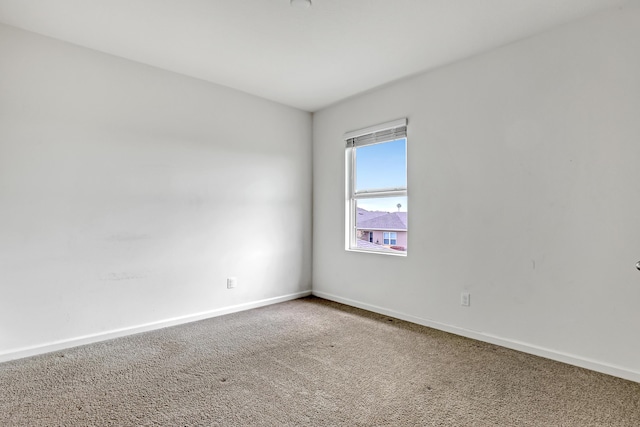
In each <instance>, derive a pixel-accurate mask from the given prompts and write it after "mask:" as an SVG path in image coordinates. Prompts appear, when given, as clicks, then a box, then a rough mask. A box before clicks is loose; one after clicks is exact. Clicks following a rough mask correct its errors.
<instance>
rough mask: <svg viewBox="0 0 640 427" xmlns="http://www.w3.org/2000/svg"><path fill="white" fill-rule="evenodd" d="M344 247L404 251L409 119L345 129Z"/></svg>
mask: <svg viewBox="0 0 640 427" xmlns="http://www.w3.org/2000/svg"><path fill="white" fill-rule="evenodd" d="M345 141H346V156H345V159H346V197H347V200H346V221H345V222H346V245H345V246H346V249H347V250H357V251H367V252H378V253H385V254H395V255H406V253H407V252H406V251H407V233H408V227H407V224H408V223H407V120H406V119H401V120H396V121H394V122H389V123H384V124H381V125H378V126H372V127H370V128H366V129H362V130H358V131H353V132H348V133H347V134H345Z"/></svg>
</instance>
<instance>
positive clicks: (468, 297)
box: [460, 292, 471, 307]
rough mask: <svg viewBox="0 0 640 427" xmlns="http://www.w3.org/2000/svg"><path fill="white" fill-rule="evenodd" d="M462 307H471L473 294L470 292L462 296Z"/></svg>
mask: <svg viewBox="0 0 640 427" xmlns="http://www.w3.org/2000/svg"><path fill="white" fill-rule="evenodd" d="M460 305H464V306H465V307H469V306H470V305H471V294H470V293H469V292H462V293H461V294H460Z"/></svg>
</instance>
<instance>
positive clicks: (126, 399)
mask: <svg viewBox="0 0 640 427" xmlns="http://www.w3.org/2000/svg"><path fill="white" fill-rule="evenodd" d="M0 425H1V426H107V425H113V426H137V425H161V426H581V427H583V426H634V427H637V426H640V384H638V383H634V382H630V381H625V380H622V379H618V378H614V377H610V376H607V375H603V374H598V373H595V372H591V371H587V370H584V369H580V368H576V367H572V366H568V365H564V364H562V363H557V362H552V361H549V360H545V359H542V358H538V357H535V356H530V355H526V354H522V353H519V352H516V351H512V350H507V349H504V348H501V347H497V346H493V345H489V344H484V343H480V342H476V341H473V340H470V339H465V338H461V337H457V336H454V335H450V334H446V333H443V332H439V331H435V330H432V329H429V328H425V327H422V326H417V325H413V324H410V323H406V322H403V321H399V320H395V319H391V318H388V317H385V316H380V315H376V314H372V313H369V312H365V311H361V310H358V309H354V308H349V307H346V306H343V305H340V304H335V303H332V302H328V301H324V300H321V299H318V298H305V299H301V300H297V301H291V302H287V303H283V304H278V305H273V306H269V307H265V308H260V309H256V310H251V311H246V312H242V313H236V314H231V315H227V316H223V317H217V318H214V319H210V320H205V321H201V322H196V323H191V324H188V325H183V326H178V327H173V328H168V329H163V330H160V331H156V332H150V333H145V334H139V335H135V336H131V337H126V338H121V339H117V340H113V341H109V342H104V343H99V344H93V345H89V346H84V347H79V348H75V349H71V350H66V351H62V352H58V353H50V354H47V355H43V356H38V357H33V358H29V359H23V360H19V361H14V362H9V363H4V364H0Z"/></svg>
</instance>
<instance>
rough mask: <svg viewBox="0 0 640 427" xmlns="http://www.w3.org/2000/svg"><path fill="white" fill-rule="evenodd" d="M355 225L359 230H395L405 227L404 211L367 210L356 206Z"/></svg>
mask: <svg viewBox="0 0 640 427" xmlns="http://www.w3.org/2000/svg"><path fill="white" fill-rule="evenodd" d="M356 227H357V228H359V229H361V230H397V231H405V230H406V229H407V213H406V212H380V211H373V212H371V211H367V210H365V209H362V208H358V215H357V220H356Z"/></svg>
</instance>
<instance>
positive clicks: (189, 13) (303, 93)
mask: <svg viewBox="0 0 640 427" xmlns="http://www.w3.org/2000/svg"><path fill="white" fill-rule="evenodd" d="M624 3H626V1H625V0H313V7H311V8H307V9H302V8H294V7H291V6H290V5H289V0H0V22H2V23H5V24H8V25H12V26H15V27H19V28H23V29H26V30H29V31H33V32H36V33H40V34H44V35H46V36H50V37H54V38H57V39H60V40H64V41H67V42H70V43H74V44H77V45H80V46H84V47H88V48H91V49H95V50H98V51H101V52H106V53H110V54H113V55H117V56H120V57H123V58H127V59H131V60H134V61H138V62H141V63H144V64H148V65H152V66H156V67H159V68H163V69H166V70H170V71H174V72H177V73H181V74H185V75H188V76H192V77H196V78H199V79H203V80H207V81H211V82H214V83H217V84H221V85H224V86H228V87H232V88H235V89H238V90H241V91H244V92H248V93H251V94H254V95H257V96H260V97H263V98H267V99H270V100H273V101H277V102H280V103H283V104H287V105H290V106H293V107H296V108H300V109H302V110H306V111H317V110H319V109H322V108H324V107H326V106H328V105H331V104H333V103H336V102H338V101H340V100H342V99H345V98H348V97H350V96H353V95H356V94H358V93H362V92H364V91H367V90H370V89H372V88H375V87H378V86H380V85H384V84H386V83H389V82H392V81H395V80H398V79H402V78H404V77H407V76H410V75H414V74H417V73H420V72H423V71H426V70H430V69H433V68H435V67H439V66H442V65H444V64H447V63H451V62H453V61H456V60H459V59H462V58H465V57H469V56H471V55H475V54H477V53H480V52H483V51H486V50H489V49H493V48H495V47H498V46H501V45H504V44H507V43H510V42H513V41H516V40H518V39H522V38H524V37H527V36H530V35H533V34H536V33H539V32H541V31H544V30H547V29H549V28H551V27H553V26H556V25H559V24H562V23H565V22H568V21H571V20H575V19H578V18H581V17H583V16H586V15H588V14H591V13H594V12H596V11H598V10H601V9H605V8H610V7H616V6H618V5H621V4H624Z"/></svg>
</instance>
